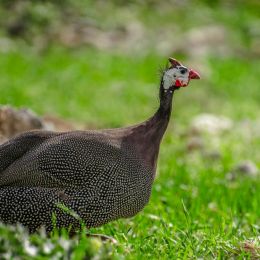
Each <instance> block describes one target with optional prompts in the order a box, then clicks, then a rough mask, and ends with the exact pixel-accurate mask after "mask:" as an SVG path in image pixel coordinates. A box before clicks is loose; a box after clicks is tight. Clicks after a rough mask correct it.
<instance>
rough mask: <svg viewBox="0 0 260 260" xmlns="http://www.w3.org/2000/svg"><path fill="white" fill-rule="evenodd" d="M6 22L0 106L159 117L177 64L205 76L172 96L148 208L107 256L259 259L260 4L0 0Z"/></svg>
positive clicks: (115, 118)
mask: <svg viewBox="0 0 260 260" xmlns="http://www.w3.org/2000/svg"><path fill="white" fill-rule="evenodd" d="M0 26H1V28H0V103H1V104H10V105H12V106H14V107H19V108H20V107H27V108H30V109H32V110H34V111H35V112H36V113H38V114H39V115H41V116H44V115H54V116H56V117H58V118H63V119H65V120H69V121H73V122H79V123H80V124H84V126H85V127H86V128H110V127H111V128H112V127H121V126H127V125H131V124H135V123H138V122H141V121H143V120H145V119H146V118H148V117H150V116H151V115H152V114H153V113H154V112H155V110H156V109H157V107H158V88H159V81H160V70H161V69H162V68H164V67H165V65H166V63H167V58H168V57H169V56H172V57H175V58H177V59H179V60H181V61H182V62H183V63H184V64H185V65H187V66H189V67H192V68H194V69H195V70H197V71H199V72H200V74H201V80H199V81H193V82H192V83H191V84H190V86H189V87H187V88H184V89H182V90H180V91H178V93H176V95H175V97H174V111H173V115H172V120H171V122H170V125H169V128H168V131H167V134H166V137H165V140H164V142H163V144H162V146H161V154H160V163H159V170H158V171H159V176H158V178H157V180H156V183H155V186H154V189H153V195H152V198H151V202H150V204H149V205H148V206H147V208H146V209H145V210H144V212H142V213H140V214H139V215H138V216H137V217H136V218H133V220H129V221H128V220H127V221H126V220H120V221H117V222H114V223H112V224H109V225H106V226H105V227H104V228H101V229H100V230H99V231H100V232H104V233H106V234H108V235H113V236H115V237H116V238H117V239H118V240H119V242H120V243H119V246H117V247H113V248H110V249H108V252H109V253H107V251H104V252H106V255H109V254H110V256H111V257H119V258H120V257H121V258H124V257H129V258H131V257H133V259H134V258H135V257H137V258H138V257H151V256H154V257H157V258H158V257H162V258H160V259H167V258H169V259H174V258H175V257H180V258H181V259H185V257H187V258H191V257H220V258H219V259H221V257H224V258H225V257H231V256H240V257H250V256H249V255H250V254H251V256H252V255H254V254H257V253H259V251H257V250H259V247H257V245H255V244H253V245H252V247H253V248H254V249H252V250H251V251H250V250H247V249H245V247H243V245H244V243H246V242H245V241H248V239H252V237H253V239H255V238H256V237H258V236H259V232H260V228H259V225H260V221H259V219H260V210H259V208H260V207H259V206H260V205H259V201H260V195H259V190H260V189H259V188H260V182H259V170H258V168H259V167H260V152H259V150H260V149H259V148H260V91H259V87H260V77H259V75H260V59H259V58H260V1H258V0H248V1H246V0H244V1H243V0H238V1H235V0H226V1H225V0H218V1H210V0H204V1H203V0H200V1H199V0H197V1H196V0H195V1H188V0H186V1H185V0H184V1H176V0H168V1H159V0H148V1H141V0H132V1H123V0H113V1H101V0H98V1H80V0H74V1H73V0H64V1H57V0H56V1H18V0H16V1H8V0H2V1H1V4H0ZM205 113H207V114H210V115H211V117H210V118H206V119H205V118H203V119H202V126H201V125H200V126H199V127H197V126H196V122H197V121H196V119H197V118H198V117H200V116H201V114H205ZM223 116H224V117H223ZM212 118H213V119H212ZM203 120H204V121H206V122H204V121H203ZM207 120H209V121H210V120H211V121H210V122H208V121H207ZM212 120H213V121H212ZM214 120H215V121H214ZM194 121H195V123H194ZM200 122H201V121H200ZM223 122H228V127H226V128H225V127H222V128H221V127H220V130H216V131H215V130H214V131H215V132H214V131H213V132H214V133H213V134H212V131H211V130H209V131H208V130H207V129H206V130H205V129H203V127H205V128H207V127H209V128H210V127H211V126H212V124H213V125H214V124H215V126H213V128H214V127H215V128H214V129H218V127H219V126H220V125H221V124H223ZM194 124H195V126H194ZM208 125H210V126H208ZM194 127H195V128H196V127H197V128H196V129H195V130H196V131H195V132H196V134H194ZM223 129H224V130H223ZM204 130H205V131H204ZM216 132H217V133H216ZM249 164H250V165H251V166H248V165H249ZM241 165H242V166H244V168H246V169H247V170H242V171H240V172H242V173H238V172H239V171H237V170H236V169H238V168H239V167H241ZM250 167H251V168H250ZM252 167H253V170H252ZM248 168H250V169H251V170H250V169H249V170H248ZM234 169H235V170H234ZM252 172H253V174H252ZM230 174H231V175H230ZM252 176H253V177H252ZM151 216H152V217H151ZM151 222H152V223H151ZM93 232H96V230H94V231H93ZM143 241H147V242H146V243H143ZM250 241H251V240H250ZM73 246H74V245H73ZM74 250H76V249H75V248H74ZM77 250H81V249H77ZM82 250H83V252H84V250H85V249H84V248H83V249H82ZM98 250H99V249H98ZM102 252H103V251H102ZM241 259H242V258H241Z"/></svg>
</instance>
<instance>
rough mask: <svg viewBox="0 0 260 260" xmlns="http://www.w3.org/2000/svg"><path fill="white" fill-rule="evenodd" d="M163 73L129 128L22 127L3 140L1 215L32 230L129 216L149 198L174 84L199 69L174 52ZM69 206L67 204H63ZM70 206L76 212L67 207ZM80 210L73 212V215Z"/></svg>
mask: <svg viewBox="0 0 260 260" xmlns="http://www.w3.org/2000/svg"><path fill="white" fill-rule="evenodd" d="M169 61H170V66H169V67H168V68H167V69H166V70H165V71H164V72H163V74H162V78H161V84H160V91H159V94H160V95H159V96H160V106H159V109H158V110H157V111H156V113H155V114H154V115H153V116H152V117H151V118H150V119H148V120H147V121H145V122H143V123H141V124H138V125H135V126H130V127H126V128H118V129H108V130H96V131H71V132H65V133H64V132H63V133H61V132H50V131H32V132H26V133H23V134H21V135H19V136H17V137H15V138H13V139H11V140H9V141H8V142H6V143H4V144H2V145H1V146H0V221H2V222H4V223H9V224H14V223H21V224H22V225H24V226H26V227H28V229H29V231H30V232H34V231H36V230H37V229H38V228H39V227H41V226H44V227H45V228H46V230H47V231H48V232H49V231H51V230H52V229H53V226H54V224H53V216H55V226H56V227H57V228H60V227H66V228H69V227H70V228H71V229H72V230H76V229H78V228H80V225H81V223H80V222H81V221H83V222H84V224H85V225H86V227H96V226H100V225H102V224H105V223H107V222H109V221H112V220H115V219H118V218H125V217H131V216H134V215H135V214H137V213H138V212H139V211H141V210H142V209H143V208H144V206H145V205H146V204H147V203H148V201H149V197H150V194H151V187H152V184H153V181H154V177H155V173H156V163H157V158H158V153H159V146H160V142H161V139H162V137H163V135H164V132H165V130H166V128H167V125H168V122H169V118H170V114H171V110H172V97H173V93H174V92H175V90H177V89H179V88H180V87H183V86H187V85H188V84H189V81H190V79H199V78H200V77H199V74H198V73H197V72H195V71H193V70H191V69H188V68H186V67H185V66H183V65H182V64H181V63H179V62H178V61H177V60H175V59H173V58H169ZM67 209H69V210H67ZM72 212H73V214H72ZM75 215H77V216H78V217H75Z"/></svg>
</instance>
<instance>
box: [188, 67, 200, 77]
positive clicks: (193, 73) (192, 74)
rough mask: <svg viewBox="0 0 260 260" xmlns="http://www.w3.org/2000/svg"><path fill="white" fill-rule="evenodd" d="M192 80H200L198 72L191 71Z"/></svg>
mask: <svg viewBox="0 0 260 260" xmlns="http://www.w3.org/2000/svg"><path fill="white" fill-rule="evenodd" d="M190 79H200V74H199V73H198V72H197V71H195V70H192V69H190Z"/></svg>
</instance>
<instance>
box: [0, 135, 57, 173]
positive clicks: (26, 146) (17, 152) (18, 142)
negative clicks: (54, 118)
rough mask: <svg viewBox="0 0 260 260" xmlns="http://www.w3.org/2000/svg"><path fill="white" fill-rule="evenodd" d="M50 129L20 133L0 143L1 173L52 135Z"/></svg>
mask: <svg viewBox="0 0 260 260" xmlns="http://www.w3.org/2000/svg"><path fill="white" fill-rule="evenodd" d="M54 135H56V133H54V132H49V131H31V132H26V133H23V134H21V135H18V136H16V137H14V138H12V139H10V140H9V141H7V142H5V143H3V144H1V145H0V175H1V173H2V172H3V171H4V170H5V169H6V168H7V167H9V166H10V165H11V164H12V163H14V162H15V161H16V160H18V159H19V158H21V157H22V156H24V154H26V153H27V152H28V151H30V150H31V149H33V148H34V147H35V146H37V145H39V144H41V143H42V142H44V141H45V140H46V139H48V138H50V137H51V136H54Z"/></svg>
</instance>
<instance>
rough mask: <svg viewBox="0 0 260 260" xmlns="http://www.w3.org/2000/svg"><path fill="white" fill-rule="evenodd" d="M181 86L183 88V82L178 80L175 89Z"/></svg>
mask: <svg viewBox="0 0 260 260" xmlns="http://www.w3.org/2000/svg"><path fill="white" fill-rule="evenodd" d="M181 86H182V84H181V82H180V81H179V80H178V79H177V80H176V81H175V87H181Z"/></svg>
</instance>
